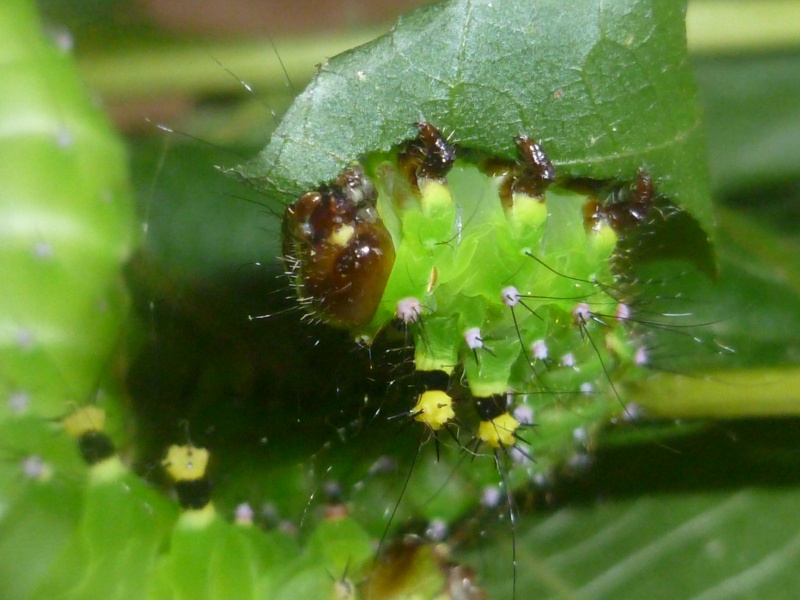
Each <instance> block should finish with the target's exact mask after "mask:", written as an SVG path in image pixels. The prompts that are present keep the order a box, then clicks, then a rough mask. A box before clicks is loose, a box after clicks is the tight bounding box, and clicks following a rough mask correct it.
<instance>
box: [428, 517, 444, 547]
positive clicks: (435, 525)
mask: <svg viewBox="0 0 800 600" xmlns="http://www.w3.org/2000/svg"><path fill="white" fill-rule="evenodd" d="M425 535H426V536H427V537H428V539H429V540H433V541H434V542H441V541H442V540H444V539H445V538H446V537H447V523H445V521H444V520H443V519H432V520H431V522H430V523H428V526H427V527H426V528H425Z"/></svg>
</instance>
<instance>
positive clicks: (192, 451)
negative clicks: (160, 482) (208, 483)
mask: <svg viewBox="0 0 800 600" xmlns="http://www.w3.org/2000/svg"><path fill="white" fill-rule="evenodd" d="M161 464H162V465H163V466H164V469H165V470H166V472H167V473H168V474H169V476H170V477H172V479H173V480H175V481H195V480H197V479H202V478H203V477H205V474H206V468H207V467H208V450H206V449H205V448H195V447H194V446H178V445H172V446H170V447H169V450H168V451H167V456H166V458H165V459H164V460H163V461H162V463H161Z"/></svg>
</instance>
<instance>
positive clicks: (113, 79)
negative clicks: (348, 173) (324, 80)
mask: <svg viewBox="0 0 800 600" xmlns="http://www.w3.org/2000/svg"><path fill="white" fill-rule="evenodd" d="M382 33H384V30H375V29H366V30H365V29H359V30H356V31H350V32H344V33H339V34H337V35H333V36H331V35H328V36H325V35H314V36H306V37H294V38H289V39H285V40H275V43H274V47H273V43H272V42H271V41H270V40H267V39H259V40H235V41H228V42H198V41H193V42H191V43H182V44H177V45H169V46H166V47H165V46H157V47H153V46H150V47H141V48H136V49H131V48H124V47H123V48H120V49H118V50H112V51H110V52H105V53H93V54H89V55H86V56H83V57H80V58H79V61H78V62H79V65H80V68H81V71H82V72H83V75H84V77H85V79H86V82H87V84H88V85H89V86H90V87H91V88H92V89H93V90H95V91H96V92H97V93H99V94H100V95H101V96H103V97H104V98H107V99H109V98H110V99H113V98H131V97H143V98H153V97H157V96H162V95H166V94H181V95H189V96H191V95H202V94H213V93H218V94H219V93H226V92H237V91H239V92H241V91H242V89H243V85H242V83H241V82H240V81H239V80H241V81H245V82H247V84H248V85H251V86H253V87H254V88H255V89H257V90H259V91H260V92H262V93H267V94H268V93H269V92H270V91H271V90H277V91H279V92H280V91H283V92H285V90H286V88H287V86H288V87H294V88H295V89H293V90H291V91H292V93H293V95H295V94H297V93H299V92H300V91H301V89H302V87H303V86H305V83H306V82H308V81H309V80H310V79H311V76H312V75H313V74H314V70H315V68H314V65H317V64H318V63H320V61H322V60H324V58H325V57H330V56H335V55H336V54H340V53H342V52H344V51H345V50H348V49H349V48H354V47H356V46H358V45H360V44H363V43H365V42H367V41H369V40H371V39H373V38H375V37H377V36H378V35H380V34H382ZM276 54H278V55H279V56H280V61H279V60H278V59H277V56H276ZM214 61H216V62H218V63H219V64H220V65H221V67H220V68H218V69H215V68H213V66H211V67H209V65H213V63H214ZM284 68H285V71H284ZM287 79H288V82H291V83H287Z"/></svg>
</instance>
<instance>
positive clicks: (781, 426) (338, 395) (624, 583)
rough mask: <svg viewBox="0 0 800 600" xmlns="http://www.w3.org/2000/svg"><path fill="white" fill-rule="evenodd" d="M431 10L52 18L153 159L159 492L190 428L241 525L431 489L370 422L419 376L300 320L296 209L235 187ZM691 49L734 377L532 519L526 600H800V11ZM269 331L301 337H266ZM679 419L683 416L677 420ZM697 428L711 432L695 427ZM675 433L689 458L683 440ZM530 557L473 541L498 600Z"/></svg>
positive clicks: (718, 312)
mask: <svg viewBox="0 0 800 600" xmlns="http://www.w3.org/2000/svg"><path fill="white" fill-rule="evenodd" d="M414 4H421V2H414V3H411V2H409V3H403V4H402V5H401V3H398V2H388V1H386V2H365V1H364V0H341V1H339V2H328V3H324V4H323V5H322V6H319V5H318V4H317V3H315V2H311V1H310V0H308V1H305V2H301V1H298V2H293V3H291V4H290V5H289V6H286V3H281V2H266V1H260V2H258V1H256V0H237V1H235V2H232V1H226V2H222V1H219V0H203V1H202V2H200V1H199V0H184V1H181V2H178V1H174V0H138V1H135V0H92V1H80V2H79V1H74V2H67V1H64V0H41V1H40V2H39V5H40V8H41V10H42V13H43V15H44V16H45V21H46V23H47V24H48V26H49V27H51V28H52V30H53V31H55V32H66V33H68V34H69V35H71V37H72V40H73V42H74V47H75V53H76V56H77V58H78V60H79V64H80V66H81V69H82V72H83V73H84V75H85V78H86V81H87V84H88V85H89V86H90V88H91V89H92V90H93V92H94V93H95V94H96V95H97V97H98V98H99V99H100V100H101V102H102V103H103V104H104V105H105V107H106V108H107V110H108V111H109V112H110V114H111V115H112V116H113V117H114V119H115V122H116V123H117V124H118V127H119V128H120V129H121V130H122V131H124V132H125V134H126V136H127V138H128V142H129V148H130V155H131V161H132V165H133V171H134V183H135V186H136V188H137V194H138V201H139V207H140V211H141V215H142V221H143V223H145V224H146V225H147V232H146V236H145V242H144V247H143V249H142V251H141V252H140V253H139V254H138V255H137V257H136V259H135V260H134V261H133V263H132V264H131V265H130V267H129V273H128V276H129V280H130V282H131V285H132V289H133V292H134V304H135V311H134V312H135V315H134V316H132V319H131V320H132V323H136V325H135V326H134V327H133V329H134V330H135V331H136V333H135V335H134V336H133V337H134V338H135V341H134V342H133V343H132V344H131V345H132V350H131V354H130V357H129V360H130V364H131V369H130V375H129V386H130V392H131V395H132V397H133V400H132V402H131V413H132V415H133V416H132V420H131V425H130V426H131V427H135V429H136V435H135V439H136V452H137V453H138V460H139V463H140V464H141V465H144V467H143V468H144V470H147V467H146V466H147V465H152V464H155V463H156V462H157V460H158V458H159V457H160V455H161V453H162V452H163V448H164V447H165V446H166V445H167V444H169V443H172V442H174V441H176V440H183V439H184V438H185V437H186V435H187V433H186V430H187V429H188V431H189V435H190V436H191V438H192V440H193V441H194V442H195V443H198V444H207V445H208V446H209V447H211V448H212V449H213V450H214V452H215V457H216V461H217V464H216V468H215V480H216V488H217V494H218V497H219V499H220V502H221V503H222V504H223V506H224V505H226V503H227V505H228V506H232V505H233V504H234V503H236V502H238V501H241V500H245V499H246V500H248V501H251V502H254V503H256V504H257V503H259V502H260V501H265V502H266V501H268V502H270V503H271V504H272V505H273V506H274V507H277V510H278V512H279V514H280V515H281V516H282V517H288V518H291V519H295V520H296V519H298V518H299V516H300V515H301V514H303V511H305V510H306V507H307V505H309V496H310V494H311V493H312V492H314V491H315V490H316V491H317V492H319V489H320V485H321V483H322V482H324V481H340V482H341V481H347V482H348V483H347V486H346V488H345V490H344V496H345V498H346V499H347V500H350V501H352V506H353V507H354V508H353V510H354V512H356V514H358V515H360V518H361V519H362V520H363V521H364V522H365V523H366V524H367V525H368V526H370V527H371V529H372V531H373V532H377V534H378V535H379V534H380V531H381V527H382V525H381V523H383V522H384V521H383V517H384V515H383V512H384V511H385V510H386V509H387V508H389V509H391V507H392V506H393V503H394V501H395V500H396V499H397V496H398V494H399V490H400V488H401V485H402V480H403V477H404V474H405V470H404V469H403V468H396V469H390V471H392V473H391V474H390V476H385V475H383V474H381V473H377V475H376V474H375V473H374V472H373V473H372V474H370V472H369V470H368V467H369V461H371V460H375V459H376V458H377V457H379V456H381V455H389V456H391V457H393V458H394V459H396V460H398V461H400V463H401V464H403V461H405V463H406V464H407V463H408V461H409V460H410V457H411V456H413V454H414V448H415V447H416V445H417V443H418V441H419V438H418V437H417V434H416V433H413V434H410V433H408V432H404V433H403V434H402V435H394V434H392V435H390V436H389V438H388V439H389V442H387V441H386V434H385V432H383V431H382V430H381V429H380V428H379V427H377V426H376V427H371V426H364V423H363V422H361V421H359V420H358V418H357V417H358V415H359V411H360V410H361V407H363V405H364V398H365V397H367V398H370V399H371V400H370V402H373V403H374V402H378V403H383V402H385V403H387V407H391V406H393V405H392V404H391V403H392V402H394V401H396V398H395V397H393V396H395V395H396V393H395V392H394V391H393V390H394V389H395V388H396V386H391V385H389V384H390V383H391V382H392V381H393V380H394V379H395V378H396V373H395V372H393V371H392V363H397V362H398V360H397V359H394V358H393V359H390V360H387V359H385V358H382V357H381V356H380V355H379V354H377V353H376V356H377V358H376V359H375V360H370V356H368V355H367V354H366V353H364V352H358V351H356V350H355V349H353V347H352V343H351V342H350V341H349V340H347V339H346V336H344V335H340V334H338V333H337V332H331V331H327V330H325V329H324V328H320V327H319V326H313V325H308V324H305V323H301V322H299V315H298V314H297V313H296V312H292V311H288V312H285V311H286V310H287V309H288V308H290V305H289V304H288V303H287V299H286V296H287V295H288V294H287V293H286V289H285V285H284V283H283V281H281V280H280V279H279V274H280V271H281V265H280V263H279V262H278V261H277V260H276V258H275V257H276V256H277V255H278V254H279V234H278V232H279V219H278V218H276V215H280V212H281V208H280V207H276V206H271V205H270V204H269V202H268V201H267V200H265V199H263V198H260V197H259V196H258V195H257V194H256V193H254V192H252V191H251V190H249V189H247V188H245V187H244V186H242V185H240V184H238V183H236V182H233V181H230V180H228V179H226V178H225V177H224V176H222V175H221V174H220V173H219V172H218V171H217V169H216V168H215V167H217V166H232V165H235V164H238V163H241V162H242V160H243V159H245V158H247V157H249V156H251V155H252V154H253V153H254V152H256V151H257V150H258V149H260V148H261V147H263V146H264V145H265V143H266V142H267V140H268V138H269V134H270V131H271V130H272V128H273V127H274V125H275V123H276V122H277V119H279V115H280V114H281V113H282V112H283V111H284V110H285V108H286V106H287V105H288V103H289V102H290V101H291V98H292V96H293V95H294V94H295V93H297V92H298V91H299V90H301V89H302V88H303V87H304V85H305V84H306V83H307V81H308V80H309V79H310V77H311V76H312V74H313V73H314V68H315V65H316V64H318V63H320V62H322V61H324V59H325V57H328V56H332V55H334V54H336V53H337V52H339V51H341V50H344V49H346V48H348V47H352V46H353V45H356V44H358V43H361V42H363V41H366V40H368V39H370V38H372V37H374V36H375V35H377V34H379V33H381V32H383V31H385V30H387V29H388V26H389V25H390V24H391V23H392V22H393V21H394V19H395V18H396V16H397V15H398V14H399V13H400V12H403V11H405V10H406V9H408V8H409V7H410V6H412V5H414ZM689 42H690V50H691V57H692V60H693V62H694V64H695V68H696V73H697V80H698V84H699V87H700V93H701V100H702V102H703V105H704V109H705V114H706V118H707V131H708V145H709V160H710V169H711V176H712V184H713V189H714V194H715V201H716V205H717V208H716V217H717V222H718V224H719V229H718V238H717V240H718V248H719V256H720V267H721V275H720V280H719V282H718V284H717V286H716V287H715V288H714V289H713V291H707V290H702V291H698V294H697V297H695V298H693V300H694V301H695V304H694V305H693V306H695V307H699V308H695V309H693V310H696V313H697V314H698V315H699V316H701V317H702V319H704V320H706V321H709V322H711V321H713V322H714V324H713V326H712V329H713V334H714V336H715V338H717V339H719V340H721V341H723V342H724V344H725V345H728V346H730V347H731V348H733V349H734V350H735V353H734V354H729V353H724V354H721V353H720V354H717V353H706V355H705V356H704V358H703V359H702V360H701V359H698V358H697V357H695V356H690V357H689V361H690V362H693V363H700V364H695V365H694V366H700V367H704V368H705V369H706V370H707V371H710V372H712V373H713V375H704V376H699V375H696V376H694V378H693V379H690V383H689V384H688V385H687V386H686V387H685V388H680V389H679V390H678V391H676V389H675V388H670V387H669V385H671V384H670V383H665V384H664V386H663V389H661V392H662V393H661V397H659V394H658V393H657V392H658V391H659V389H658V387H657V386H651V390H650V391H652V392H653V393H652V394H651V395H650V396H648V398H649V400H650V402H651V403H652V406H651V408H652V409H653V410H655V411H658V412H661V413H662V414H665V415H667V416H669V417H671V419H670V420H668V421H664V422H659V423H656V424H654V425H652V426H651V427H645V428H643V429H638V428H633V429H632V428H629V427H628V428H626V427H621V428H618V429H617V430H612V431H610V432H609V433H608V434H607V435H606V437H605V438H604V439H601V443H600V445H599V451H598V452H597V453H595V454H594V455H593V456H592V458H591V460H586V459H585V457H580V458H581V460H576V461H575V464H573V465H571V467H570V468H568V469H567V470H566V472H565V473H563V474H562V475H561V477H559V478H557V479H554V480H553V481H550V482H547V483H546V484H545V485H543V486H541V487H540V488H539V489H538V491H537V492H536V493H533V494H530V495H529V496H528V495H526V496H525V497H523V498H520V505H521V508H523V509H524V510H523V512H524V515H523V517H522V518H521V520H520V522H519V523H518V525H517V536H518V540H517V544H518V548H519V561H520V562H519V573H520V582H519V585H520V589H524V590H525V595H526V596H528V595H529V594H532V593H533V591H534V590H535V591H538V592H540V593H541V594H542V597H581V598H601V597H608V595H609V594H611V593H613V595H614V596H615V597H618V598H622V597H624V598H641V597H653V598H656V597H661V598H684V597H697V596H699V597H702V598H716V597H720V598H722V597H725V598H728V597H791V593H790V591H789V590H791V589H794V587H795V580H796V576H795V573H796V567H797V566H798V564H800V517H799V516H798V515H800V513H798V512H797V511H796V510H793V507H795V506H796V505H797V502H798V501H800V487H798V484H800V446H798V441H797V435H796V432H797V431H798V423H797V421H796V418H795V417H794V415H797V414H798V412H800V401H799V400H798V398H799V397H800V375H798V374H799V373H800V370H798V368H797V367H798V363H800V261H798V260H797V258H796V257H797V256H798V255H799V253H800V237H798V233H797V231H798V226H800V78H798V77H797V74H798V73H800V3H798V2H793V1H788V0H787V1H782V2H746V1H732V0H729V1H723V0H718V1H704V2H695V3H691V5H690V14H689ZM248 86H249V87H250V88H252V90H254V93H253V92H251V91H250V90H249V89H247V88H248ZM168 130H171V132H170V131H168ZM174 132H177V133H174ZM254 248H258V249H259V250H258V252H257V255H254V253H253V249H254ZM266 314H276V315H277V316H275V317H272V318H267V319H263V320H262V319H259V320H255V321H253V320H250V319H248V317H249V316H256V315H266ZM734 372H735V373H737V374H741V373H744V375H736V377H741V378H740V379H734V375H733V374H732V373H734ZM726 378H727V379H726ZM692 381H693V382H695V383H696V385H693V384H692ZM709 382H710V384H709ZM704 385H705V386H707V387H704ZM709 387H710V388H711V390H710V391H709V389H707V388H709ZM387 389H388V390H389V391H388V392H387ZM677 395H680V396H681V399H682V400H683V402H682V403H673V404H670V401H674V400H675V399H676V396H677ZM648 398H642V403H643V404H647V402H648ZM679 405H680V407H681V408H680V409H678V408H677V407H678V406H679ZM372 406H373V407H374V406H375V405H374V404H373V405H372ZM394 406H397V405H394ZM364 412H369V411H364ZM373 412H374V408H372V409H371V412H370V413H369V414H372V413H373ZM396 412H399V410H397V409H395V410H392V409H391V408H387V409H386V410H385V411H384V414H394V413H396ZM742 415H744V416H745V417H746V418H737V419H731V418H730V417H740V416H742ZM690 417H706V418H708V420H706V421H702V422H698V421H692V422H691V426H689V427H685V426H681V424H680V423H678V424H676V421H675V419H676V418H690ZM367 425H370V424H369V423H367ZM664 429H666V430H668V433H670V434H675V433H676V432H678V431H679V432H681V433H682V435H681V436H677V437H676V436H674V435H672V437H670V438H669V439H668V440H666V441H665V438H664V436H663V435H662V434H663V431H661V430H664ZM324 440H328V441H327V442H324V443H323V441H324ZM354 440H355V441H354ZM365 448H367V449H369V452H367V453H366V454H367V457H366V458H365V457H364V456H359V455H361V454H364V449H365ZM296 465H303V468H302V469H298V468H296ZM489 466H490V467H491V465H489ZM470 468H473V467H472V466H470V465H464V467H462V468H461V469H460V470H459V471H457V472H456V474H455V475H451V473H450V469H449V467H448V468H439V469H438V470H437V469H436V468H433V467H431V468H429V469H424V468H422V467H420V469H419V471H420V472H419V473H418V474H417V475H415V477H414V480H416V481H417V484H416V485H417V487H416V488H415V489H412V490H411V491H410V492H409V494H408V495H409V498H408V501H407V502H406V501H404V504H407V505H408V507H407V510H408V514H411V513H413V512H414V507H416V509H420V510H422V512H424V513H426V514H435V513H436V510H439V509H441V506H442V505H443V504H446V503H445V502H438V503H437V502H436V501H435V498H434V500H431V497H432V496H434V492H436V490H437V489H439V487H440V486H441V485H442V482H443V481H445V480H448V478H450V479H452V481H450V482H449V483H448V486H449V487H451V488H453V489H454V490H455V491H453V492H449V493H445V494H443V497H445V498H447V499H449V500H452V499H453V498H458V497H462V496H465V495H471V497H472V498H473V499H475V498H476V497H477V496H478V495H479V494H480V485H481V481H482V479H481V478H477V479H475V480H468V481H462V479H463V478H462V477H461V475H460V473H461V471H463V470H467V469H470ZM474 468H475V469H477V468H478V467H474ZM265 469H266V471H267V472H268V475H265V474H264V473H265ZM309 473H311V475H309ZM486 477H487V478H488V477H491V469H489V474H488V475H487V476H486ZM309 481H310V483H309ZM440 495H441V494H440ZM431 504H434V505H438V506H437V508H436V509H433V508H431ZM369 506H372V507H373V509H372V510H369V509H368V508H366V507H369ZM375 507H377V510H376V509H375ZM530 509H535V510H530ZM453 510H454V513H455V514H460V513H459V511H458V509H453ZM488 512H490V513H491V511H488ZM398 522H399V523H400V525H401V526H402V525H403V524H404V523H405V521H404V520H403V519H402V518H398ZM498 523H499V524H498ZM509 535H510V533H509V528H508V526H507V523H506V522H503V521H500V522H498V521H497V515H496V514H488V515H484V514H475V515H474V516H473V518H470V519H464V520H462V521H461V524H460V525H459V526H458V527H457V528H456V535H455V536H454V539H455V540H456V542H460V546H462V547H463V549H464V551H465V553H466V556H467V557H468V558H469V560H470V562H471V564H473V565H475V566H478V567H480V568H481V572H482V574H483V575H484V576H485V577H486V578H487V581H488V587H489V588H490V589H491V590H492V592H493V594H495V595H494V596H493V597H498V598H500V597H506V596H508V594H509V589H508V585H507V583H508V577H509V573H510V560H511V558H510V540H509ZM643 574H646V575H647V576H646V577H642V575H643ZM632 581H643V582H644V583H641V584H637V585H636V586H634V585H632V584H631V582H632ZM666 581H669V582H670V583H669V586H670V587H669V588H666V589H665V588H664V585H665V582H666ZM734 592H735V593H738V594H739V595H738V596H736V595H735V593H734Z"/></svg>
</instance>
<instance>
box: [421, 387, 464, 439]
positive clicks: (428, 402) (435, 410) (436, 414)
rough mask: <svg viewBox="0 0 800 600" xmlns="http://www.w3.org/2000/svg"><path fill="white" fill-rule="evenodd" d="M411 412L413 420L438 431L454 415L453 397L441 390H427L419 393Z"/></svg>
mask: <svg viewBox="0 0 800 600" xmlns="http://www.w3.org/2000/svg"><path fill="white" fill-rule="evenodd" d="M411 414H413V415H414V420H415V421H418V422H420V423H424V424H425V425H427V426H428V427H430V428H431V429H432V430H433V431H439V430H440V429H441V428H442V427H444V426H445V425H447V423H449V422H450V421H451V420H452V419H453V418H455V416H456V413H455V411H453V399H452V398H451V397H450V396H448V395H447V393H446V392H443V391H441V390H428V391H427V392H423V393H422V394H420V395H419V399H418V400H417V404H416V405H415V406H414V408H412V409H411Z"/></svg>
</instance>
